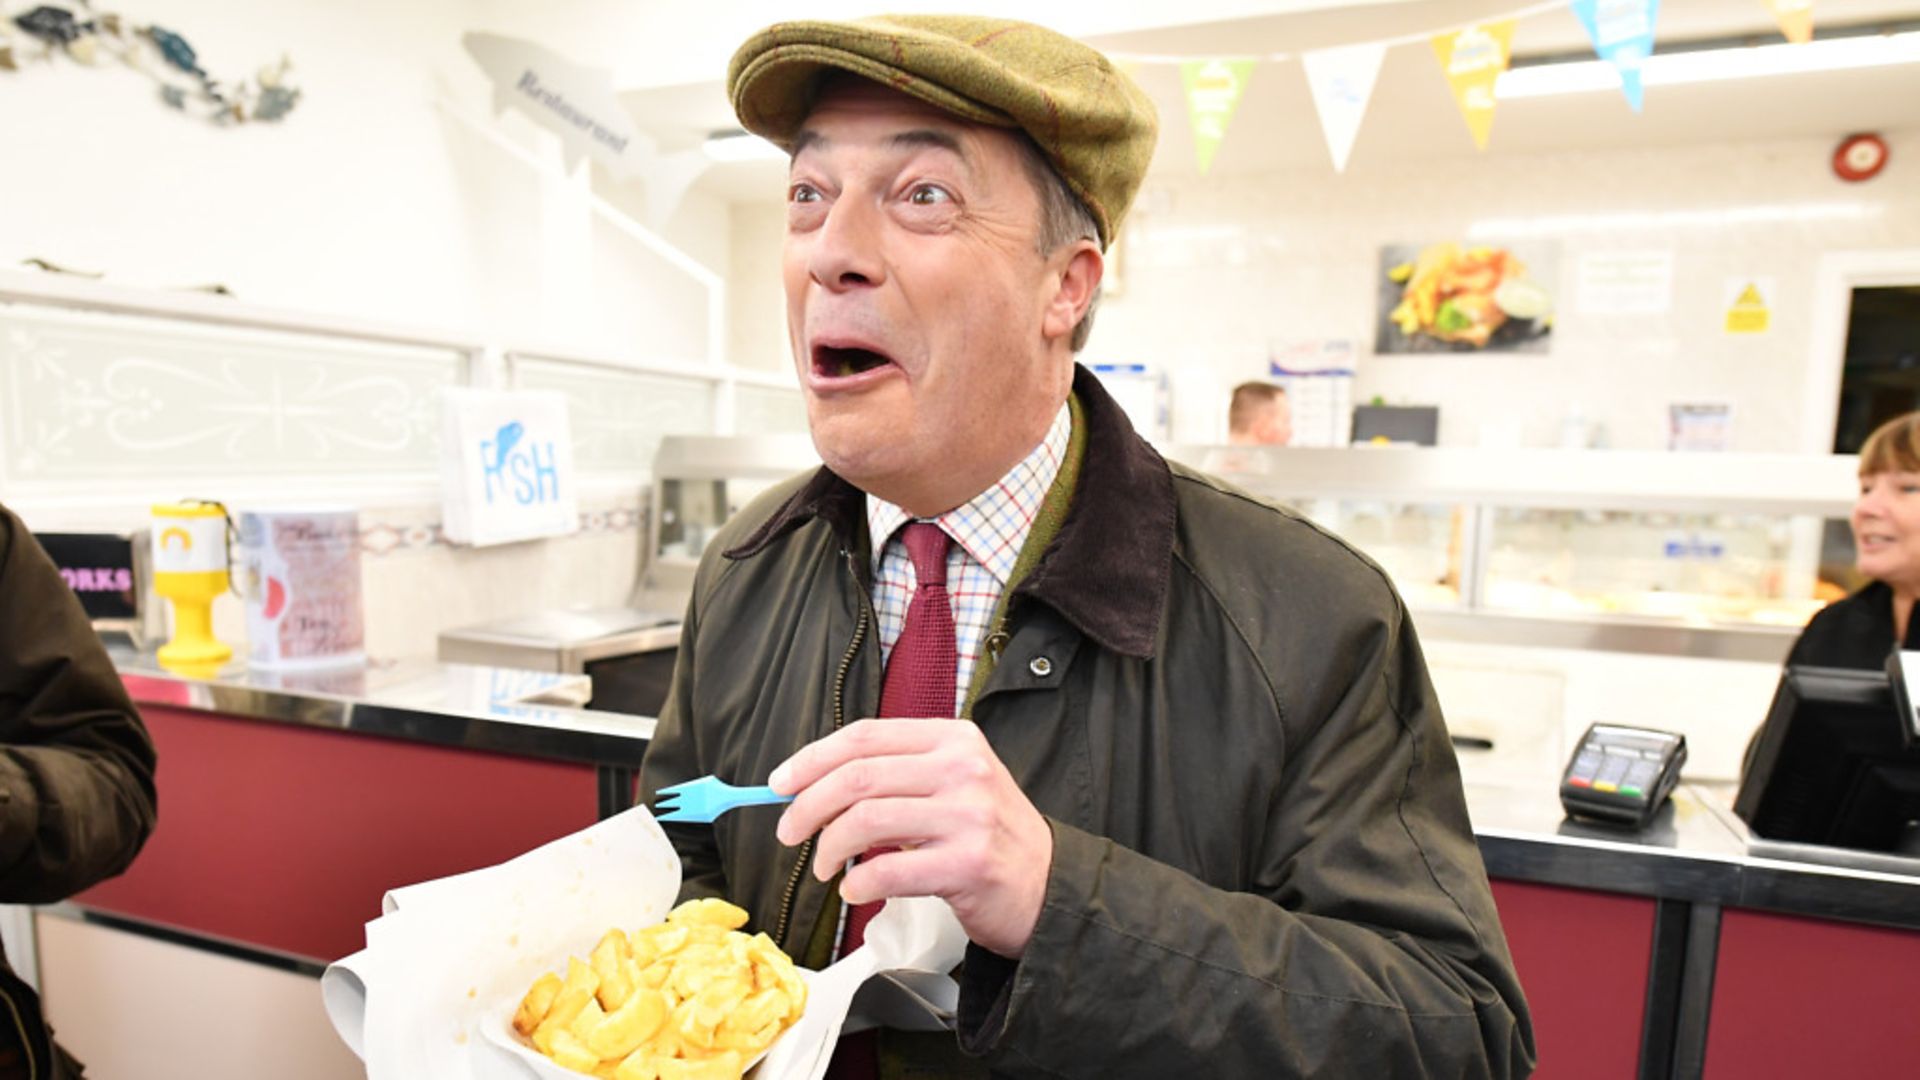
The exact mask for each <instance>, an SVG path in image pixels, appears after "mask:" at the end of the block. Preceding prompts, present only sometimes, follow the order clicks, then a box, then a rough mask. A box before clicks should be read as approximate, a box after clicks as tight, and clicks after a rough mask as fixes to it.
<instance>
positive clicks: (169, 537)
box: [153, 503, 233, 676]
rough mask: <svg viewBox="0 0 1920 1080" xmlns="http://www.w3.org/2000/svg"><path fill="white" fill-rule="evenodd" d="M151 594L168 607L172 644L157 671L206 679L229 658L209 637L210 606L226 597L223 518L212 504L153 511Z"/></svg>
mask: <svg viewBox="0 0 1920 1080" xmlns="http://www.w3.org/2000/svg"><path fill="white" fill-rule="evenodd" d="M153 591H154V592H156V593H158V594H159V595H161V596H164V597H166V598H167V599H168V600H171V601H173V640H172V641H169V642H167V643H166V644H165V645H162V646H160V652H159V660H160V664H161V666H162V667H165V668H168V669H169V670H173V671H178V672H181V673H182V674H186V675H202V676H204V675H211V674H213V673H214V672H215V671H217V670H218V669H219V667H220V665H222V664H224V663H226V662H227V661H228V660H229V659H231V658H232V657H233V647H232V646H231V645H227V644H224V643H222V642H220V641H219V640H218V639H216V638H215V637H214V636H213V601H214V600H215V599H216V598H217V597H219V595H220V594H221V593H223V592H226V591H227V513H226V510H225V508H223V507H222V506H220V504H218V503H156V504H154V507H153Z"/></svg>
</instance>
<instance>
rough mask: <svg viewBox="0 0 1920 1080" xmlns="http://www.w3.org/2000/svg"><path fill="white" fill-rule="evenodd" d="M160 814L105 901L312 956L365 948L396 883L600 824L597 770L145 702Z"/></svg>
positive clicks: (99, 894)
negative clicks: (367, 927)
mask: <svg viewBox="0 0 1920 1080" xmlns="http://www.w3.org/2000/svg"><path fill="white" fill-rule="evenodd" d="M141 715H142V716H144V717H145V718H146V721H147V727H148V729H149V730H150V731H151V732H152V733H153V741H154V744H155V746H156V748H157V749H158V750H159V754H160V767H159V774H158V777H157V784H158V787H159V793H160V822H159V827H158V828H157V829H156V830H155V832H154V834H153V836H152V838H151V839H149V840H148V841H147V846H146V848H145V849H144V850H142V851H141V853H140V857H139V858H138V859H137V860H135V862H134V864H133V867H132V869H130V870H128V871H127V873H125V874H124V875H122V876H120V877H118V878H115V879H113V880H111V881H108V882H105V883H103V884H101V885H98V886H96V887H94V888H92V889H89V890H87V891H86V892H84V893H82V894H80V896H78V897H77V898H76V899H77V900H78V901H79V902H80V903H83V904H86V905H89V906H91V907H96V908H99V909H101V910H104V911H111V912H116V913H119V914H124V915H129V916H133V917H136V918H140V919H146V920H150V921H154V922H160V923H165V924H168V925H172V926H177V927H183V928H186V929H189V930H194V931H198V932H201V933H205V934H211V935H215V936H218V937H223V938H227V939H230V940H234V941H239V942H244V943H246V944H249V945H255V946H264V947H266V948H270V949H277V950H280V951H283V952H289V953H294V954H297V955H300V956H305V957H309V958H312V959H316V960H323V961H324V960H332V959H336V958H338V957H340V956H343V955H345V954H347V953H350V952H353V951H355V950H357V949H359V948H361V947H362V946H363V945H364V944H365V943H366V942H365V938H364V934H363V932H362V926H363V924H364V923H366V922H367V921H368V920H370V919H373V918H375V917H376V916H378V915H379V914H380V898H381V896H382V895H383V894H384V893H385V892H386V891H387V890H388V889H390V888H394V887H396V886H400V885H407V884H411V883H413V882H416V881H423V880H426V879H429V878H436V877H442V876H445V875H447V874H454V873H459V872H462V871H466V870H472V869H475V868H477V867H481V866H487V865H491V864H493V863H496V862H500V861H502V860H504V859H508V858H511V857H513V856H514V855H518V854H520V853H521V852H523V851H526V850H528V849H529V848H533V847H537V846H539V845H540V844H543V843H545V842H547V841H548V840H552V839H554V838H555V837H559V836H564V835H566V834H567V833H570V832H573V831H575V830H578V829H581V828H585V827H586V826H588V825H591V824H593V822H594V821H595V820H596V817H597V812H596V811H597V802H596V787H595V777H594V770H593V768H592V767H591V766H588V765H578V764H562V763H556V762H547V761H537V760H531V759H527V758H519V757H510V756H505V755H499V754H489V753H480V752H475V751H467V750H453V749H445V748H441V747H435V746H427V745H422V744H418V743H409V742H405V741H403V740H399V739H391V738H381V737H376V736H369V735H357V734H354V733H352V732H348V731H336V730H326V729H320V728H303V727H298V726H295V725H291V724H285V723H273V722H267V721H260V720H247V719H239V718H233V717H225V716H216V715H210V714H207V713H202V712H196V711H192V710H187V709H176V708H170V707H166V706H158V705H147V706H144V707H142V709H141Z"/></svg>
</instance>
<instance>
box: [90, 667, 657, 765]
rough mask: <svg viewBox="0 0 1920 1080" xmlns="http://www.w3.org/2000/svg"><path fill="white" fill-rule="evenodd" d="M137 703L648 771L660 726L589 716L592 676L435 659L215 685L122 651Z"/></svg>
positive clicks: (243, 671)
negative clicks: (644, 763) (645, 763)
mask: <svg viewBox="0 0 1920 1080" xmlns="http://www.w3.org/2000/svg"><path fill="white" fill-rule="evenodd" d="M108 651H109V652H110V653H111V655H112V656H113V660H114V663H115V665H116V666H117V667H118V668H119V670H120V675H121V678H122V680H123V681H124V682H125V683H126V684H127V688H128V691H129V692H130V693H131V694H132V695H133V697H134V700H135V701H136V702H139V703H142V704H163V705H174V706H179V707H184V708H189V709H196V710H201V711H206V712H217V713H223V714H226V715H229V716H240V717H247V718H251V719H256V720H266V721H272V722H277V723H288V724H300V725H304V726H307V727H321V728H338V729H340V730H343V731H353V732H357V733H360V734H364V735H379V736H387V737H391V738H400V739H409V740H412V741H415V742H423V743H432V744H435V745H440V746H451V747H460V748H464V749H469V750H487V751H493V752H496V753H505V754H521V755H525V756H528V757H538V758H547V759H551V760H557V761H574V762H582V763H586V764H591V765H599V766H603V767H614V768H621V769H628V770H631V769H637V768H638V767H639V765H640V758H641V755H642V754H644V753H645V752H646V749H647V741H648V740H649V739H651V738H652V737H653V727H654V720H653V718H652V717H646V716H627V715H624V714H620V713H607V712H599V711H594V710H588V709H582V708H578V707H577V706H578V705H579V704H580V703H582V702H584V701H586V700H587V698H588V696H589V690H590V683H589V682H588V680H587V678H586V676H584V675H567V674H554V673H550V672H539V671H521V670H517V669H513V668H496V667H481V666H477V665H472V664H444V663H433V662H427V661H409V662H401V663H394V662H390V661H388V662H383V661H369V662H367V663H365V664H359V665H354V666H352V667H346V668H322V669H316V670H312V671H266V670H262V669H258V668H253V667H249V666H248V665H247V664H245V663H244V662H238V661H236V662H234V663H230V664H228V665H226V666H225V667H223V668H221V669H220V670H219V671H217V672H214V673H211V674H208V675H206V676H204V677H190V676H187V675H182V674H180V673H177V672H173V671H169V670H167V669H166V668H163V667H161V666H160V665H159V663H158V662H157V661H156V660H155V659H154V656H153V654H152V653H151V652H135V651H133V650H130V649H125V648H110V649H109V650H108Z"/></svg>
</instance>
